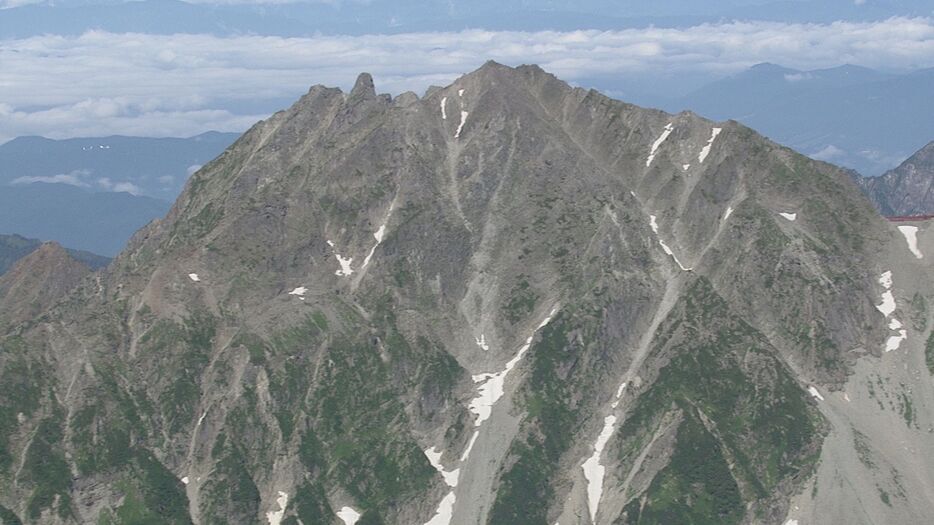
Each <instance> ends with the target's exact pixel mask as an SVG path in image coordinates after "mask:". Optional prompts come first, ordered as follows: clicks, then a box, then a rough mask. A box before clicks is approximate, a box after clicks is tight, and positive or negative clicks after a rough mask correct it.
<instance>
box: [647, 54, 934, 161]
mask: <svg viewBox="0 0 934 525" xmlns="http://www.w3.org/2000/svg"><path fill="white" fill-rule="evenodd" d="M932 93H934V69H924V70H919V71H915V72H912V73H907V74H891V73H883V72H879V71H875V70H872V69H867V68H863V67H858V66H852V65H845V66H840V67H836V68H832V69H821V70H814V71H801V70H796V69H790V68H786V67H782V66H778V65H774V64H759V65H757V66H754V67H752V68H750V69H748V70H746V71H744V72H742V73H739V74H737V75H734V76H731V77H729V78H726V79H723V80H719V81H716V82H713V83H711V84H708V85H705V86H704V87H702V88H700V89H698V90H696V91H694V92H692V93H690V94H688V95H686V96H683V97H680V98H677V99H674V100H663V99H652V97H650V96H639V95H637V96H635V97H634V98H635V100H633V102H635V103H642V104H650V105H658V106H660V107H662V108H663V109H666V110H668V111H680V110H685V109H688V110H691V111H694V112H696V113H699V114H701V115H703V116H705V117H708V118H712V119H717V120H725V119H735V120H738V121H740V122H742V123H743V124H746V125H747V126H749V127H751V128H753V129H755V130H756V131H759V132H760V133H762V134H764V135H767V136H768V137H770V138H772V139H773V140H776V141H778V142H780V143H782V144H785V145H787V146H789V147H791V148H794V149H795V150H798V151H800V152H802V153H805V154H807V155H810V156H811V157H813V158H816V159H819V160H826V161H828V162H833V163H834V164H838V165H841V166H845V167H848V168H851V169H855V170H857V171H859V172H860V173H861V174H863V175H879V174H881V173H883V172H885V171H886V170H888V169H891V168H892V167H893V166H895V165H897V164H898V163H899V162H900V161H902V160H904V159H905V158H906V157H908V156H909V155H910V154H911V153H912V152H914V151H916V150H918V149H919V148H921V147H922V146H924V144H926V143H927V142H928V141H929V140H931V138H934V118H930V117H931V116H932V115H934V98H932V96H931V94H932Z"/></svg>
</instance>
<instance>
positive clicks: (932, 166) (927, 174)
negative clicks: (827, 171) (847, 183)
mask: <svg viewBox="0 0 934 525" xmlns="http://www.w3.org/2000/svg"><path fill="white" fill-rule="evenodd" d="M855 179H856V182H857V184H859V186H860V188H861V189H862V190H863V192H864V193H866V196H867V197H869V200H870V201H872V203H873V205H874V206H875V207H876V209H878V210H879V213H881V214H882V215H885V216H887V217H891V216H906V215H931V214H934V142H931V143H930V144H928V145H927V146H925V147H923V148H921V149H920V150H918V152H917V153H915V154H914V155H912V156H911V157H909V158H908V160H906V161H905V162H903V163H901V165H899V166H898V167H897V168H895V169H893V170H890V171H888V172H886V173H885V174H883V175H882V176H880V177H855Z"/></svg>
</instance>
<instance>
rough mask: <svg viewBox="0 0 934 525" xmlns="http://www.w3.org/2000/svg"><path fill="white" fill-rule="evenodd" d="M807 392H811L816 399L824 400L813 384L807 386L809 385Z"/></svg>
mask: <svg viewBox="0 0 934 525" xmlns="http://www.w3.org/2000/svg"><path fill="white" fill-rule="evenodd" d="M808 392H810V394H811V395H812V396H814V398H815V399H817V400H818V401H823V400H824V396H822V395H820V392H818V390H817V388H815V387H813V386H809V387H808Z"/></svg>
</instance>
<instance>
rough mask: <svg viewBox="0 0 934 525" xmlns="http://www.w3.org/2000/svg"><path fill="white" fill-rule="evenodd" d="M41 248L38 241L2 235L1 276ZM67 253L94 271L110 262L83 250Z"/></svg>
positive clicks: (0, 237)
mask: <svg viewBox="0 0 934 525" xmlns="http://www.w3.org/2000/svg"><path fill="white" fill-rule="evenodd" d="M40 246H42V241H40V240H37V239H27V238H26V237H23V236H21V235H15V234H14V235H3V234H0V275H3V274H4V273H6V271H7V270H9V269H10V268H12V267H13V265H14V264H16V262H17V261H19V260H20V259H22V258H23V257H26V256H27V255H29V254H30V253H32V252H34V251H36V249H38V248H39V247H40ZM65 251H66V253H68V255H69V256H71V257H72V258H73V259H75V260H76V261H79V262H81V263H83V264H85V265H87V266H88V267H89V268H91V269H93V270H96V269H98V268H101V267H103V266H106V265H107V263H109V262H110V258H109V257H102V256H100V255H96V254H93V253H90V252H86V251H82V250H72V249H68V248H65Z"/></svg>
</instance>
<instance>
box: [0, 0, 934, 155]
mask: <svg viewBox="0 0 934 525" xmlns="http://www.w3.org/2000/svg"><path fill="white" fill-rule="evenodd" d="M227 3H228V2H220V3H210V2H207V3H206V4H207V5H205V4H200V5H196V6H195V5H191V4H186V3H182V2H175V1H173V0H160V1H156V2H137V3H133V4H127V3H121V2H110V3H108V4H106V5H102V4H100V2H97V3H95V2H92V1H88V0H80V1H79V0H75V1H68V0H64V1H59V2H56V3H54V4H51V5H50V4H47V3H42V2H38V3H33V2H32V1H31V0H0V5H3V6H5V7H7V8H6V9H0V64H2V73H0V142H2V141H5V140H9V139H10V138H13V137H15V136H20V135H43V136H48V137H52V138H66V137H75V136H94V135H108V134H127V135H142V136H189V135H194V134H197V133H200V132H203V131H207V130H220V131H242V130H243V129H245V128H246V127H248V126H249V125H250V124H252V123H253V122H255V121H256V120H259V119H261V118H264V117H266V116H267V115H268V114H269V113H270V112H272V111H275V110H277V109H281V108H283V107H285V106H287V105H288V104H290V103H291V102H292V101H293V100H294V99H296V98H297V97H298V96H300V95H301V94H302V93H304V92H305V91H307V89H308V87H309V86H311V85H313V84H319V83H321V84H326V85H333V86H340V87H344V88H347V87H349V86H350V85H352V83H353V80H354V78H355V77H356V75H357V74H358V73H359V72H361V71H368V72H370V73H372V74H373V75H374V77H375V79H376V83H377V88H378V89H379V90H380V91H383V92H390V93H394V94H397V93H400V92H402V91H405V90H414V91H416V92H419V93H421V92H422V91H424V89H425V88H427V87H428V86H429V85H432V84H444V83H447V82H450V81H451V80H453V79H454V78H456V77H457V76H458V75H460V74H462V73H465V72H468V71H470V70H472V69H474V68H476V67H478V66H479V65H481V64H482V63H483V62H484V61H486V60H487V59H494V60H497V61H500V62H503V63H506V64H510V65H517V64H521V63H537V64H540V65H542V66H543V67H544V68H545V69H547V70H549V71H551V72H553V73H555V74H556V75H558V76H559V77H561V78H563V79H565V80H568V81H570V82H572V83H576V84H579V85H584V86H591V85H595V86H598V87H600V88H602V89H604V90H606V91H609V92H610V94H611V95H613V96H616V97H617V98H622V99H626V98H627V95H631V96H635V95H636V94H641V93H644V92H646V91H657V92H658V93H659V94H661V95H670V96H678V95H680V94H684V93H685V92H687V91H689V90H690V89H693V88H694V87H697V86H699V85H700V84H702V83H704V82H707V81H710V80H713V79H715V78H719V77H723V76H726V75H729V74H733V73H736V72H739V71H742V70H744V69H746V68H748V67H750V66H752V65H754V64H757V63H760V62H773V63H778V64H782V65H784V66H789V67H793V68H799V69H815V68H825V67H833V66H837V65H841V64H845V63H850V64H858V65H862V66H866V67H871V68H876V69H884V70H897V71H903V70H912V69H918V68H930V67H934V15H932V13H931V11H932V9H934V6H932V5H931V4H932V2H930V1H929V0H924V1H915V0H904V1H894V0H892V1H881V0H878V1H876V0H857V1H856V2H854V1H851V0H846V1H843V0H797V1H795V0H791V1H786V2H766V1H751V0H749V1H740V0H736V1H711V0H707V1H703V0H692V1H686V0H683V1H682V0H664V1H658V2H644V1H638V2H637V1H622V2H609V1H602V0H581V1H578V2H563V1H545V2H529V1H524V2H523V1H509V0H500V1H495V2H494V1H492V0H475V1H474V2H453V1H442V0H439V1H422V2H417V1H412V0H409V1H402V0H400V1H397V2H382V1H378V0H372V1H351V0H345V1H340V0H334V1H331V2H310V3H309V2H305V3H296V4H286V5H280V4H278V3H275V2H274V1H273V3H272V4H270V3H263V2H243V3H240V2H233V3H235V4H237V5H227ZM24 4H31V5H24ZM189 9H201V10H206V11H199V12H201V13H209V14H204V16H203V17H200V18H198V17H196V19H192V18H191V17H184V16H178V13H180V12H188V11H187V10H189ZM128 13H129V14H128ZM133 13H136V14H135V15H134V14H133ZM159 15H165V16H159ZM238 24H240V25H238Z"/></svg>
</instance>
